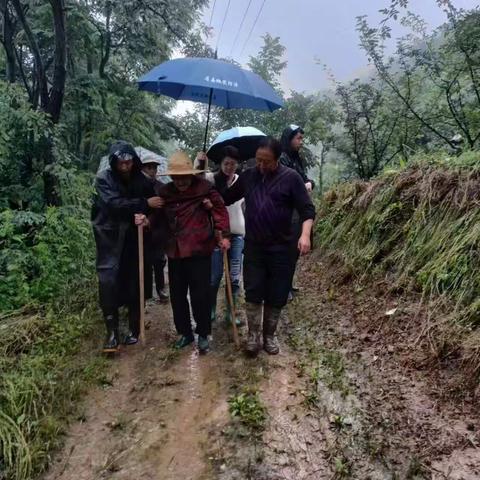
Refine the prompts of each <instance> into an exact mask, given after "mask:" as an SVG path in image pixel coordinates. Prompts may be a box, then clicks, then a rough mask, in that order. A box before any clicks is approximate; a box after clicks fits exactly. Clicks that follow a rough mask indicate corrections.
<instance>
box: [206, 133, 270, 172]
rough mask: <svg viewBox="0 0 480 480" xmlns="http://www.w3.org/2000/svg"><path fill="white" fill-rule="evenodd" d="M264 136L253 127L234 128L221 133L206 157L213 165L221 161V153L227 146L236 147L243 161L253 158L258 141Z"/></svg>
mask: <svg viewBox="0 0 480 480" xmlns="http://www.w3.org/2000/svg"><path fill="white" fill-rule="evenodd" d="M263 137H265V134H264V133H263V132H262V131H260V130H258V128H254V127H234V128H230V129H229V130H224V131H223V132H221V133H220V134H219V135H218V136H217V138H216V139H215V140H214V141H213V143H212V145H211V146H210V148H209V149H208V152H207V156H208V158H209V159H210V160H212V161H213V162H215V163H219V162H220V161H221V160H222V151H223V149H224V147H226V146H227V145H232V146H234V147H236V148H237V149H238V151H239V153H240V157H241V159H242V160H243V161H245V160H248V159H249V158H252V157H254V156H255V152H256V151H257V148H258V144H259V142H260V140H261V139H262V138H263Z"/></svg>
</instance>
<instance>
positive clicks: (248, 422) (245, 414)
mask: <svg viewBox="0 0 480 480" xmlns="http://www.w3.org/2000/svg"><path fill="white" fill-rule="evenodd" d="M228 404H229V411H230V414H231V415H232V416H233V417H234V418H238V419H239V420H240V421H241V422H242V423H243V425H245V426H246V427H248V428H249V429H251V430H253V431H256V432H258V431H261V430H263V429H264V428H265V422H266V419H267V412H266V409H265V406H264V405H263V404H262V401H261V399H260V397H259V395H258V392H253V391H248V390H247V391H244V392H243V393H240V394H238V395H234V396H233V397H231V398H230V400H229V401H228Z"/></svg>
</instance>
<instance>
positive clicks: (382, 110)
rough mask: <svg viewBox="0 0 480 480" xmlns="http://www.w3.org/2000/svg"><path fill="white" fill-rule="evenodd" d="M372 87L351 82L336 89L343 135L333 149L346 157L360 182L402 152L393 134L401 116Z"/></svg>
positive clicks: (385, 97)
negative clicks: (348, 158)
mask: <svg viewBox="0 0 480 480" xmlns="http://www.w3.org/2000/svg"><path fill="white" fill-rule="evenodd" d="M376 83H377V82H376V81H375V80H373V81H371V82H370V83H362V82H360V81H359V80H354V81H353V82H351V83H350V84H346V85H341V84H340V85H338V86H337V97H338V100H339V104H340V107H341V110H342V120H343V125H344V129H345V134H344V135H343V136H342V140H341V141H339V142H337V146H336V147H337V149H338V150H340V151H342V152H343V153H345V154H346V155H347V156H349V157H350V159H351V162H352V164H353V166H354V168H355V171H356V173H357V175H358V176H359V177H360V178H363V179H368V178H371V177H372V176H374V175H376V174H377V173H378V172H379V171H380V170H381V169H382V168H383V167H384V166H385V165H386V164H388V163H390V162H391V161H392V160H393V159H394V158H395V157H396V156H397V155H398V154H399V153H401V152H402V145H399V144H398V143H397V141H396V140H397V139H396V134H397V129H398V127H399V125H400V121H401V118H402V117H404V116H405V112H404V111H403V110H402V109H398V108H397V109H395V108H394V106H393V105H392V104H391V103H390V102H389V99H388V97H387V96H386V95H385V93H384V89H382V85H381V84H380V85H378V86H377V85H376Z"/></svg>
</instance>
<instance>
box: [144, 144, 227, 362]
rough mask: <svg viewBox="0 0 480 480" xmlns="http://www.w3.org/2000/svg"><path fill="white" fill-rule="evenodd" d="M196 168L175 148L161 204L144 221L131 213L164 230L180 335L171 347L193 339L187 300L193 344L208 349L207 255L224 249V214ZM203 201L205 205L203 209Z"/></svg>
mask: <svg viewBox="0 0 480 480" xmlns="http://www.w3.org/2000/svg"><path fill="white" fill-rule="evenodd" d="M200 173H203V171H202V170H197V169H194V168H193V165H192V161H191V160H190V158H189V157H188V155H187V154H186V153H184V152H181V151H178V152H175V153H174V154H173V155H172V156H171V157H170V159H169V164H168V170H167V171H166V172H165V173H164V174H163V175H169V176H170V177H171V178H172V181H171V182H169V183H167V184H164V185H162V186H159V187H158V189H157V191H156V194H157V195H158V196H159V197H161V198H162V199H163V200H164V201H165V205H164V207H163V208H161V209H160V210H158V211H157V212H155V213H154V214H153V215H152V216H151V217H150V218H149V219H146V218H145V216H144V215H138V216H137V217H136V222H137V224H141V223H142V222H144V224H150V225H151V228H152V230H153V231H155V229H157V228H164V229H166V231H167V242H166V253H167V256H168V277H169V282H170V301H171V305H172V310H173V319H174V322H175V327H176V329H177V332H178V334H179V335H180V338H179V339H178V340H177V342H176V347H177V348H183V347H185V346H187V345H189V344H191V343H192V342H193V341H194V336H193V330H192V324H191V320H190V306H189V302H188V294H190V302H191V307H192V310H193V318H194V320H195V323H196V324H197V328H196V333H198V348H199V350H200V352H202V353H204V352H207V351H208V349H209V341H208V336H209V335H210V332H211V319H210V312H211V301H210V271H211V255H212V252H213V250H214V249H215V247H216V246H217V245H219V246H220V247H221V248H223V249H229V248H230V241H229V239H228V237H229V235H230V231H229V229H230V226H229V219H228V212H227V209H226V207H225V205H224V203H223V200H222V197H221V196H220V194H219V193H218V192H217V191H216V190H215V188H214V186H213V185H212V184H211V183H210V182H208V181H207V180H205V179H203V178H201V177H199V176H198V174H200ZM205 203H211V205H212V208H207V207H206V206H205Z"/></svg>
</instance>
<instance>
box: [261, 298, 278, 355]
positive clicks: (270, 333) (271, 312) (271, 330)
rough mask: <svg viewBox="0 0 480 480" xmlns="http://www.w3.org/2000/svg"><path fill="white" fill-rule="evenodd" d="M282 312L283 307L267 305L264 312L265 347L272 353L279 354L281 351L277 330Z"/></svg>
mask: <svg viewBox="0 0 480 480" xmlns="http://www.w3.org/2000/svg"><path fill="white" fill-rule="evenodd" d="M281 313H282V309H281V308H275V307H271V306H269V305H265V308H264V313H263V349H264V350H265V351H266V352H267V353H269V354H270V355H277V354H278V352H279V351H280V348H279V347H278V343H277V340H276V338H275V332H276V331H277V325H278V320H279V319H280V314H281Z"/></svg>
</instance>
